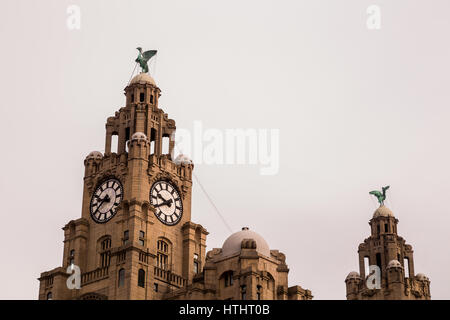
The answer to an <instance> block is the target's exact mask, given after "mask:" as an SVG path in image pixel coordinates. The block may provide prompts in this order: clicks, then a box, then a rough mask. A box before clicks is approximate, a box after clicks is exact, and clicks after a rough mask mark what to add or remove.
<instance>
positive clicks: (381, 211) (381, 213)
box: [373, 205, 394, 218]
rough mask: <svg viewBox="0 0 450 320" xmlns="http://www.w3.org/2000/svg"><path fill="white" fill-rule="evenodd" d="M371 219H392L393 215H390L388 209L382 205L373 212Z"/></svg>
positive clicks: (390, 212)
mask: <svg viewBox="0 0 450 320" xmlns="http://www.w3.org/2000/svg"><path fill="white" fill-rule="evenodd" d="M373 217H374V218H377V217H394V214H393V213H392V211H391V209H389V208H388V207H385V206H384V205H382V206H380V207H379V208H378V209H377V210H375V212H374V213H373Z"/></svg>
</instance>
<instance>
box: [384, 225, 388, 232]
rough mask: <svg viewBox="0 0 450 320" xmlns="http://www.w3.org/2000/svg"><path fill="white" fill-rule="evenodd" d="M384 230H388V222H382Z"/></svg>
mask: <svg viewBox="0 0 450 320" xmlns="http://www.w3.org/2000/svg"><path fill="white" fill-rule="evenodd" d="M384 232H388V224H387V223H385V224H384Z"/></svg>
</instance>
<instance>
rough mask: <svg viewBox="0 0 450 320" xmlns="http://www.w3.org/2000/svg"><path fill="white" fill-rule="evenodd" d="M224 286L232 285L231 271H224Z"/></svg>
mask: <svg viewBox="0 0 450 320" xmlns="http://www.w3.org/2000/svg"><path fill="white" fill-rule="evenodd" d="M224 279H225V287H231V286H232V285H233V271H228V272H226V273H225V276H224Z"/></svg>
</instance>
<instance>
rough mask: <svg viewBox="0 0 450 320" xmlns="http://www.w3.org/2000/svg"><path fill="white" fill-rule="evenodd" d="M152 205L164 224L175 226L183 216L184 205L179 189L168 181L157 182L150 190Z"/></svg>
mask: <svg viewBox="0 0 450 320" xmlns="http://www.w3.org/2000/svg"><path fill="white" fill-rule="evenodd" d="M150 203H151V204H152V206H153V207H155V209H156V211H155V215H156V217H157V218H158V219H159V221H161V222H162V223H164V224H166V225H169V226H173V225H175V224H177V223H178V222H179V221H180V219H181V216H182V215H183V203H182V202H181V197H180V194H179V193H178V191H177V189H176V188H175V187H174V186H173V185H172V184H170V183H169V182H167V181H157V182H155V183H154V184H153V186H152V188H151V190H150Z"/></svg>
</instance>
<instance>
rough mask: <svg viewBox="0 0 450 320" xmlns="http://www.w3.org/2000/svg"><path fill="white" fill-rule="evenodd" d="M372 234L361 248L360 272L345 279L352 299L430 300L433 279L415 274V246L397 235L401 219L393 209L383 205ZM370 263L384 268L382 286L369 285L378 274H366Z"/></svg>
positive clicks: (371, 225) (372, 225) (348, 297)
mask: <svg viewBox="0 0 450 320" xmlns="http://www.w3.org/2000/svg"><path fill="white" fill-rule="evenodd" d="M369 224H370V227H371V236H370V237H369V238H367V239H365V240H364V243H361V244H360V245H359V248H358V254H359V273H358V272H356V271H353V272H350V273H349V274H348V276H347V278H346V279H345V283H346V287H347V299H348V300H429V299H430V298H431V294H430V280H429V279H428V278H427V277H426V276H425V275H424V274H422V273H419V274H415V273H414V259H413V249H412V247H411V245H409V244H406V241H405V240H404V239H403V238H402V237H400V236H399V235H398V234H397V224H398V219H396V218H395V216H394V214H393V213H392V211H391V210H389V209H388V208H387V207H385V206H384V205H382V206H380V207H379V208H378V209H377V210H376V211H375V213H374V214H373V217H372V219H371V220H370V222H369ZM370 265H376V266H378V267H379V269H380V270H381V283H380V284H381V289H376V288H373V286H372V285H369V287H368V286H367V285H366V282H367V280H369V283H374V282H372V279H374V274H373V275H370V278H369V279H368V277H369V275H368V274H366V270H368V268H369V266H370Z"/></svg>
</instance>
